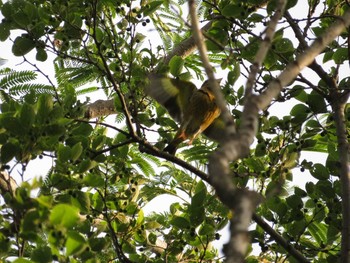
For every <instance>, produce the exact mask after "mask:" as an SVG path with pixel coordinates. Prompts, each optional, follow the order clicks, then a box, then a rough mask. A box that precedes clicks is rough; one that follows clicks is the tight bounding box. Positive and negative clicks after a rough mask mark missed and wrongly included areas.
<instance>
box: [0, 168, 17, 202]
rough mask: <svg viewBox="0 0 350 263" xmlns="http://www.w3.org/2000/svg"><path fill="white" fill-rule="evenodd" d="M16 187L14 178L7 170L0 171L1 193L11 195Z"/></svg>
mask: <svg viewBox="0 0 350 263" xmlns="http://www.w3.org/2000/svg"><path fill="white" fill-rule="evenodd" d="M17 187H18V185H17V183H16V181H15V179H13V178H12V177H11V176H10V175H9V174H8V172H7V171H0V191H1V194H2V195H4V194H6V193H9V194H10V195H11V196H12V195H13V194H14V192H15V190H16V189H17Z"/></svg>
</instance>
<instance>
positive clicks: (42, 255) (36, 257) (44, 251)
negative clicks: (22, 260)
mask: <svg viewBox="0 0 350 263" xmlns="http://www.w3.org/2000/svg"><path fill="white" fill-rule="evenodd" d="M31 260H33V261H34V262H38V263H46V262H52V253H51V249H50V248H49V247H48V246H43V247H38V248H36V249H34V250H33V251H32V254H31Z"/></svg>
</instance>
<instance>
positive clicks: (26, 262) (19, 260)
mask: <svg viewBox="0 0 350 263" xmlns="http://www.w3.org/2000/svg"><path fill="white" fill-rule="evenodd" d="M13 263H33V261H31V260H28V259H25V258H17V259H16V260H15V261H13Z"/></svg>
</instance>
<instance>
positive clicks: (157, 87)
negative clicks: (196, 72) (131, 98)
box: [145, 74, 225, 155]
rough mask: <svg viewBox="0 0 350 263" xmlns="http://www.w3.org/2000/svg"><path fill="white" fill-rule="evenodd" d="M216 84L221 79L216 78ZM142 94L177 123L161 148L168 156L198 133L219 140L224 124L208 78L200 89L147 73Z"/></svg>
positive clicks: (189, 83)
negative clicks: (173, 134)
mask: <svg viewBox="0 0 350 263" xmlns="http://www.w3.org/2000/svg"><path fill="white" fill-rule="evenodd" d="M216 81H217V82H218V83H220V82H221V79H217V80H216ZM145 91H146V94H147V95H149V96H150V97H152V98H154V99H155V100H156V101H158V103H160V104H161V105H163V106H164V107H165V108H166V109H167V111H168V112H169V115H170V116H171V117H172V118H173V119H174V120H175V121H176V122H178V123H179V129H178V131H177V132H176V134H175V136H174V138H173V139H172V140H171V141H170V143H169V144H168V145H167V146H166V147H165V148H164V151H165V152H168V153H170V154H172V155H174V154H175V153H176V150H177V148H178V146H179V144H180V143H182V142H184V141H188V144H189V145H191V144H192V142H193V140H194V139H195V138H197V136H198V135H199V134H201V133H204V134H205V135H206V136H207V137H209V138H210V139H213V140H215V141H218V142H220V140H222V138H223V135H224V131H225V123H224V121H223V119H222V118H221V117H220V113H221V111H220V108H219V107H218V106H217V104H216V99H215V96H214V93H213V91H212V88H211V87H210V85H209V80H206V81H204V83H203V84H202V86H201V88H200V89H197V87H196V86H195V85H194V84H193V83H192V82H190V81H184V80H180V79H172V78H168V77H166V76H163V75H158V74H150V75H149V85H148V86H147V87H146V89H145Z"/></svg>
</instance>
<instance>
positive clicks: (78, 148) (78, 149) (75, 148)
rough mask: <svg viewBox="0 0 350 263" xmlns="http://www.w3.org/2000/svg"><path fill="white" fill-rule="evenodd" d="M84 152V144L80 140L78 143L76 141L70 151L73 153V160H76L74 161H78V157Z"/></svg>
mask: <svg viewBox="0 0 350 263" xmlns="http://www.w3.org/2000/svg"><path fill="white" fill-rule="evenodd" d="M82 152H83V146H82V144H81V142H78V143H76V144H75V145H74V146H73V147H72V149H71V151H70V155H71V157H70V158H71V160H72V161H73V162H74V161H76V160H78V158H79V157H80V155H81V154H82Z"/></svg>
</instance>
